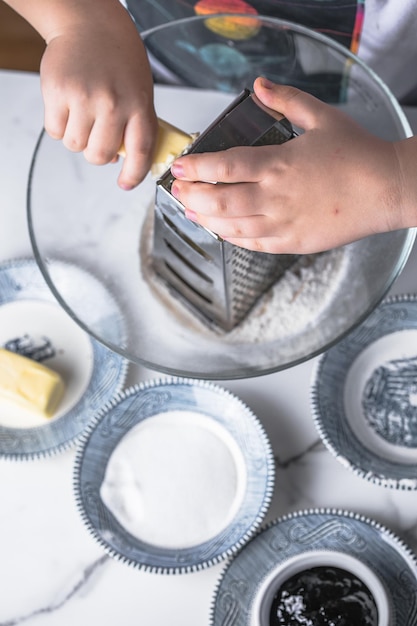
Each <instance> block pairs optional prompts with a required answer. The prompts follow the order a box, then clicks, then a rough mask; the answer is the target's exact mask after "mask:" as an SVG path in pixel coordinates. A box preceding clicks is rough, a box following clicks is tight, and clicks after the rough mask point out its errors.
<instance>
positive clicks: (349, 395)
mask: <svg viewBox="0 0 417 626" xmlns="http://www.w3.org/2000/svg"><path fill="white" fill-rule="evenodd" d="M311 402H312V410H313V415H314V420H315V424H316V427H317V429H318V432H319V434H320V436H321V438H322V440H323V442H324V444H325V445H326V446H327V448H328V449H329V450H330V451H331V452H332V454H334V456H335V457H336V458H337V459H338V460H339V461H340V462H341V463H342V464H343V465H344V466H345V467H348V468H349V469H351V470H353V471H354V472H355V473H356V474H358V475H359V476H362V477H363V478H366V479H367V480H370V481H372V482H374V483H377V484H380V485H385V486H387V487H392V488H396V489H404V490H414V489H417V296H416V295H402V296H393V297H391V298H388V299H386V300H385V301H384V302H382V304H380V306H379V307H377V308H376V309H375V310H374V312H373V313H372V314H371V315H370V316H369V317H368V318H367V319H366V320H365V321H364V322H363V323H362V324H361V325H360V326H359V327H358V328H356V329H355V330H354V331H353V332H352V333H350V334H349V335H348V336H347V337H346V338H345V339H343V340H342V341H341V342H340V343H338V344H336V345H335V346H334V347H332V348H331V349H330V350H328V352H326V353H325V354H323V355H322V356H321V357H320V359H319V360H318V362H317V366H316V369H315V372H314V374H313V381H312V399H311Z"/></svg>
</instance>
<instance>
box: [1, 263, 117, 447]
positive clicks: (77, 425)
mask: <svg viewBox="0 0 417 626" xmlns="http://www.w3.org/2000/svg"><path fill="white" fill-rule="evenodd" d="M60 271H61V273H62V276H63V278H65V280H66V281H67V282H72V283H73V284H74V285H76V284H79V283H80V282H81V281H82V282H83V283H85V281H87V282H88V283H89V288H90V289H91V290H94V289H96V290H97V291H99V290H100V291H101V289H102V288H101V286H100V285H99V283H96V281H95V279H94V278H93V277H92V276H89V275H86V274H85V272H83V271H81V270H79V269H78V268H76V267H75V266H72V265H66V264H64V263H62V264H60ZM101 295H102V294H101ZM107 306H108V313H110V311H112V312H113V314H115V313H116V312H117V309H116V307H115V304H114V302H113V300H112V299H111V298H110V296H108V305H107ZM118 315H119V316H120V313H118ZM110 319H111V316H110V315H109V320H110ZM119 328H120V330H121V329H122V325H120V326H119ZM121 339H122V337H121ZM0 346H1V347H3V348H6V349H8V350H11V351H12V352H16V353H18V354H21V355H23V356H26V357H28V358H31V359H34V360H35V361H38V362H40V363H42V364H44V365H46V366H47V367H50V368H51V369H53V370H55V371H57V372H58V373H59V374H61V376H62V377H63V379H64V381H65V394H64V397H63V400H62V401H61V404H60V406H59V407H58V410H57V412H56V414H55V415H54V416H53V417H51V418H46V417H44V416H42V415H38V414H36V413H35V412H32V411H30V410H28V409H25V408H22V407H20V406H17V405H16V404H14V403H13V402H12V401H8V400H6V399H3V398H2V399H0V455H1V456H4V457H10V458H33V457H37V456H43V455H46V454H52V453H56V452H58V451H61V450H64V449H66V448H67V447H68V446H70V445H72V444H74V443H75V442H76V440H77V439H78V437H79V436H80V434H81V432H82V431H83V429H84V428H85V426H86V424H87V423H88V422H89V420H90V419H91V418H92V417H93V415H94V414H95V413H96V411H97V410H98V409H99V408H100V407H101V406H102V405H103V403H105V402H106V401H107V400H109V399H110V398H111V397H112V396H113V395H114V394H115V393H116V392H118V391H119V390H120V389H121V388H122V385H123V383H124V380H125V377H126V371H127V362H126V361H125V359H123V358H121V357H120V356H118V355H116V354H114V353H112V352H111V351H110V350H108V349H107V348H105V347H104V346H102V345H101V344H99V343H98V342H97V341H95V340H93V339H91V338H90V337H89V336H88V334H87V333H85V332H84V331H83V330H82V329H81V328H80V327H79V325H78V324H76V323H75V322H74V321H73V320H72V319H71V318H70V317H69V315H68V314H67V313H66V312H65V311H64V310H63V309H62V307H60V306H59V304H58V303H57V302H56V300H55V298H54V297H53V295H52V294H51V292H50V290H49V288H48V286H47V285H46V283H45V281H44V279H43V277H42V274H41V272H40V271H39V269H38V267H37V265H36V263H35V262H34V261H33V260H30V259H27V260H26V259H22V260H16V261H10V262H6V263H4V264H2V265H1V266H0Z"/></svg>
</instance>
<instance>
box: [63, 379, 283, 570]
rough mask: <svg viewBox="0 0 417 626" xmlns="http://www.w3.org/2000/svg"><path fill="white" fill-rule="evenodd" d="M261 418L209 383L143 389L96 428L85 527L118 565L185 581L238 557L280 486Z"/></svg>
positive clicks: (85, 471)
mask: <svg viewBox="0 0 417 626" xmlns="http://www.w3.org/2000/svg"><path fill="white" fill-rule="evenodd" d="M274 475H275V468H274V459H273V455H272V450H271V446H270V443H269V440H268V438H267V436H266V433H265V431H264V429H263V427H262V425H261V423H260V422H259V420H258V418H257V417H256V416H255V415H254V414H253V413H252V411H251V410H250V409H249V408H248V407H247V406H246V405H245V404H244V403H243V402H242V401H241V400H240V399H239V398H237V397H236V396H234V395H233V394H231V393H230V392H229V391H227V390H225V389H223V388H221V387H218V386H216V385H214V384H211V383H208V382H206V381H198V380H189V379H173V380H171V379H168V380H157V381H150V382H147V383H142V384H140V385H135V386H133V387H131V388H129V389H127V390H125V391H123V392H121V393H120V394H119V395H118V397H116V398H115V399H113V400H112V401H111V402H110V403H108V405H107V407H104V408H103V409H102V411H100V413H99V414H98V415H97V416H96V418H95V419H94V420H93V421H92V422H91V423H90V424H89V426H88V427H87V429H86V431H85V433H84V435H83V437H82V441H81V444H80V446H79V448H78V451H77V457H76V462H75V470H74V488H75V494H76V500H77V504H78V508H79V511H80V513H81V516H82V519H83V521H84V523H85V524H86V526H87V529H88V530H89V532H90V533H91V534H92V536H93V537H94V538H95V539H96V541H98V543H99V544H100V545H101V546H103V547H104V549H105V550H106V552H107V553H108V554H110V555H111V556H112V557H114V558H116V559H119V560H121V561H123V562H126V563H128V564H130V565H133V566H134V567H138V568H140V569H143V570H147V571H151V572H157V573H173V574H181V573H185V572H190V571H195V570H199V569H203V568H206V567H208V566H210V565H213V564H215V563H218V562H220V561H221V560H223V559H225V558H226V557H228V556H232V555H234V554H235V553H236V552H237V551H238V550H239V549H240V548H241V547H242V546H243V545H244V544H245V543H246V542H247V541H248V540H249V539H250V538H251V537H252V535H253V534H254V533H255V532H256V531H257V529H258V528H259V526H260V524H261V523H262V521H263V519H264V517H265V514H266V512H267V510H268V507H269V504H270V501H271V497H272V492H273V486H274Z"/></svg>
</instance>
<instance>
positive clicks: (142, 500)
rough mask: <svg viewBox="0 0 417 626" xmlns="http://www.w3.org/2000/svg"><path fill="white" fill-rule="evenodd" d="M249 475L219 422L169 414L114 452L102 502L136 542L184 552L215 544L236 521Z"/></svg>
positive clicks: (141, 427)
mask: <svg viewBox="0 0 417 626" xmlns="http://www.w3.org/2000/svg"><path fill="white" fill-rule="evenodd" d="M245 488H246V467H245V461H244V458H243V455H242V452H241V450H240V448H239V447H238V445H237V443H236V441H235V440H234V438H233V437H232V436H231V434H230V433H229V432H228V431H227V430H226V429H225V428H224V427H223V426H222V425H220V424H219V423H218V422H216V421H215V420H214V419H211V418H209V417H207V416H205V415H203V414H200V413H195V412H192V411H168V412H166V413H160V414H157V415H154V416H152V417H149V418H147V419H145V420H142V421H141V422H139V424H137V425H136V426H135V427H134V428H132V429H131V430H130V431H129V432H128V433H127V434H126V435H125V436H124V437H123V438H122V439H121V441H120V442H119V444H118V445H117V446H116V448H115V449H114V451H113V453H112V455H111V456H110V459H109V461H108V464H107V468H106V473H105V477H104V481H103V483H102V485H101V489H100V494H101V498H102V500H103V502H104V504H105V505H106V506H107V508H108V509H109V510H110V511H111V513H112V514H113V515H114V516H115V518H116V519H117V520H118V522H119V523H120V524H121V525H122V526H123V527H124V528H125V529H126V530H127V531H128V532H129V533H130V534H131V535H133V536H134V537H136V538H137V539H139V540H141V541H143V542H145V543H149V544H152V545H156V546H159V547H161V548H166V549H185V548H189V547H192V546H196V545H199V544H201V543H203V542H205V541H208V540H210V539H212V538H213V537H216V536H217V535H218V534H219V533H220V532H221V531H222V530H224V529H225V528H226V527H227V526H228V524H229V523H230V522H231V521H232V520H233V518H234V517H235V515H236V513H237V511H238V509H239V506H240V504H241V502H242V499H243V496H244V493H245Z"/></svg>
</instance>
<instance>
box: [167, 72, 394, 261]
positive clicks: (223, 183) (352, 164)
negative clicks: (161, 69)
mask: <svg viewBox="0 0 417 626" xmlns="http://www.w3.org/2000/svg"><path fill="white" fill-rule="evenodd" d="M254 91H255V93H256V95H257V96H258V98H259V99H260V100H261V101H262V102H263V103H264V104H265V105H266V106H268V107H270V108H272V109H274V110H276V111H280V112H281V113H282V114H283V115H284V116H285V117H286V118H287V119H288V120H289V121H290V122H291V123H292V124H293V125H294V126H295V127H298V128H301V129H303V131H304V132H303V134H301V135H300V136H299V137H296V138H294V139H291V140H290V141H288V142H286V143H284V144H281V145H275V146H257V147H236V148H231V149H229V150H225V151H222V152H216V153H205V154H190V155H186V156H183V157H180V158H178V159H177V160H176V161H175V162H174V164H173V166H172V173H173V175H174V176H175V177H176V178H177V180H176V181H175V182H174V184H173V188H172V191H173V193H174V195H175V196H176V197H177V198H178V199H179V200H180V201H181V203H182V204H183V205H184V206H185V207H186V215H187V217H188V218H189V219H191V220H193V221H196V222H198V223H199V224H200V225H202V226H205V227H206V228H208V229H209V230H211V231H213V232H215V233H218V234H219V235H220V236H221V237H223V238H224V239H226V240H228V241H230V242H231V243H233V244H236V245H238V246H241V247H244V248H248V249H251V250H259V251H263V252H270V253H295V254H296V253H299V254H305V253H311V252H319V251H323V250H328V249H330V248H334V247H337V246H340V245H343V244H345V243H348V242H351V241H354V240H357V239H360V238H362V237H365V236H367V235H370V234H374V233H377V232H384V231H388V230H394V229H397V228H401V227H403V226H405V225H404V224H402V214H401V210H400V209H399V207H401V200H402V193H403V190H402V187H401V172H400V166H399V162H398V157H397V152H396V144H395V143H391V142H388V141H384V140H382V139H379V138H377V137H375V136H373V135H371V134H370V133H368V132H367V131H365V130H364V129H363V128H361V127H359V126H358V125H357V124H356V123H355V122H354V121H353V120H351V119H350V118H349V117H348V116H347V115H345V114H344V113H342V112H341V111H339V110H337V108H336V107H332V106H330V105H327V104H325V103H323V102H321V101H320V100H318V99H316V98H314V97H313V96H311V95H309V94H307V93H304V92H302V91H299V90H298V89H295V88H293V87H286V86H278V85H274V84H272V83H270V82H269V81H266V80H265V79H262V78H258V79H257V80H256V81H255V84H254ZM397 143H401V142H397ZM201 181H216V182H217V184H216V185H213V184H210V183H209V182H201Z"/></svg>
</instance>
